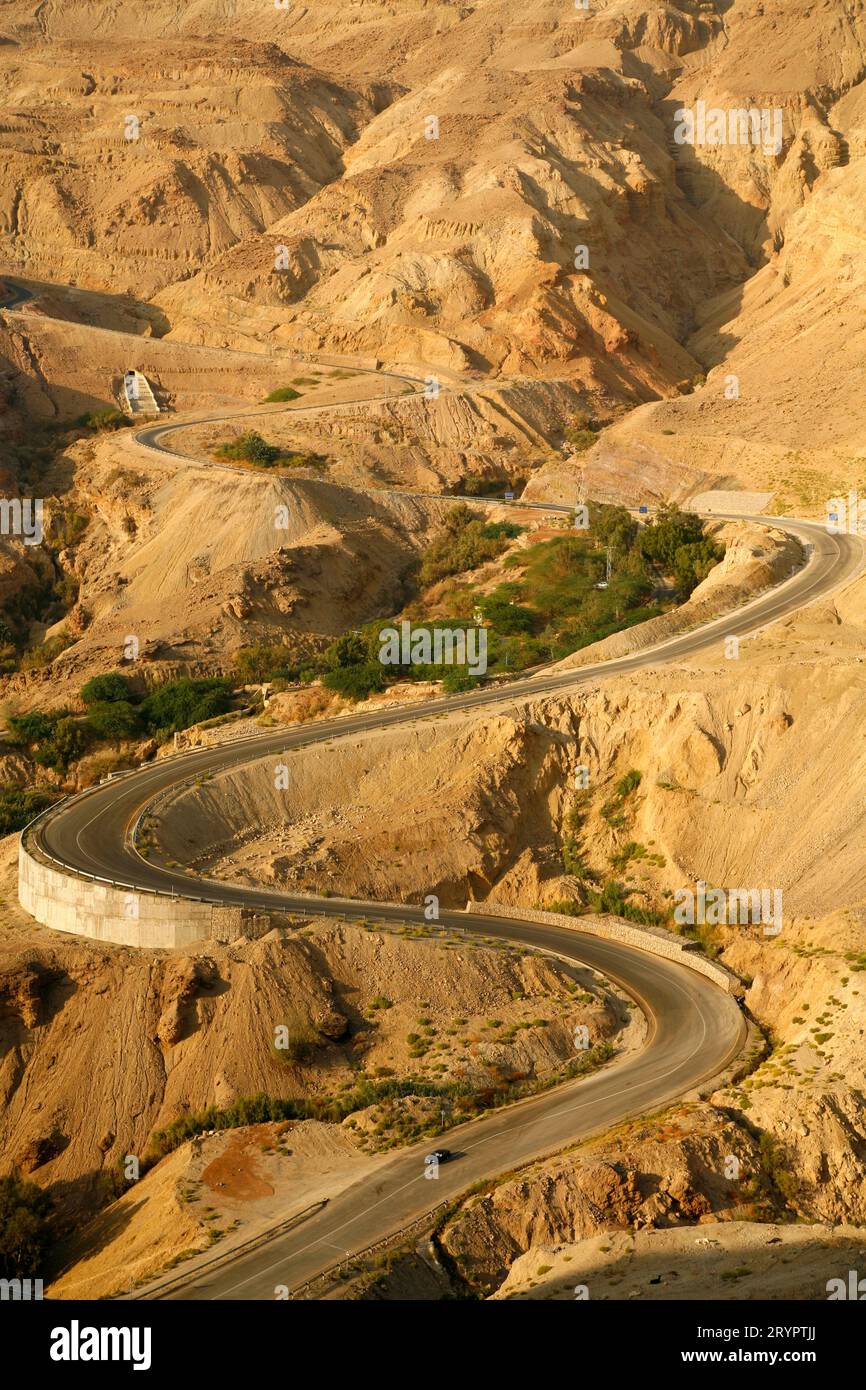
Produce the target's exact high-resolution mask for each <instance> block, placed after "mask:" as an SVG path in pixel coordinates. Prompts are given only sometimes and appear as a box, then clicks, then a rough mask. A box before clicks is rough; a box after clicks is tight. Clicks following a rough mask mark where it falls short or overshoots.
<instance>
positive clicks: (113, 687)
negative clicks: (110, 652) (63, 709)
mask: <svg viewBox="0 0 866 1390" xmlns="http://www.w3.org/2000/svg"><path fill="white" fill-rule="evenodd" d="M129 697H130V690H129V682H128V681H127V680H126V678H125V677H124V676H121V675H120V673H119V672H118V671H109V672H108V674H107V675H105V676H93V677H92V679H91V680H89V681H86V682H85V684H84V685H83V686H82V687H81V698H82V700H83V701H84V703H85V704H86V705H95V704H103V703H105V702H106V701H109V700H128V699H129Z"/></svg>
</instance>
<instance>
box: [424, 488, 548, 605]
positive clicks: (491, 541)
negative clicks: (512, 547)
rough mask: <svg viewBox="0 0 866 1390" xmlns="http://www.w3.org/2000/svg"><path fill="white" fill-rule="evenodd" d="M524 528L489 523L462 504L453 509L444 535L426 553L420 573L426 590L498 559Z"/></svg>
mask: <svg viewBox="0 0 866 1390" xmlns="http://www.w3.org/2000/svg"><path fill="white" fill-rule="evenodd" d="M521 529H522V528H521V527H520V526H515V525H514V524H513V523H511V522H492V523H491V522H485V521H484V520H483V519H482V518H481V517H479V516H478V515H477V513H475V512H473V511H472V509H471V507H467V506H466V504H465V502H461V503H460V504H459V505H458V506H456V507H452V509H451V511H450V512H449V513H448V515H447V516H446V518H445V525H444V528H443V530H442V533H441V535H439V536H438V537H437V538H436V540H435V541H433V543H432V545H430V546H429V547H428V548H427V550H426V551H425V553H424V558H423V559H422V561H421V567H420V569H419V572H418V578H419V581H420V583H421V584H422V585H423V586H424V587H425V588H426V587H427V586H428V585H430V584H436V583H438V581H439V580H440V579H447V578H448V577H449V576H450V575H453V574H464V573H465V572H466V570H471V569H476V568H477V567H478V566H479V565H483V564H484V562H485V561H486V560H495V559H496V557H497V555H501V554H502V552H503V550H505V549H506V548H507V546H508V542H509V540H513V539H514V537H515V536H517V535H519V534H520V531H521Z"/></svg>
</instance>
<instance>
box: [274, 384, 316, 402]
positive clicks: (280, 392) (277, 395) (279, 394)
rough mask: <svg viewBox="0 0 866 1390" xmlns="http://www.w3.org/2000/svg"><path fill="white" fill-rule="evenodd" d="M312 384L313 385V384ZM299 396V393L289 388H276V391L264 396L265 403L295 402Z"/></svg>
mask: <svg viewBox="0 0 866 1390" xmlns="http://www.w3.org/2000/svg"><path fill="white" fill-rule="evenodd" d="M313 384H314V385H315V383H313ZM301 394H302V393H301V392H300V391H294V390H293V389H292V387H291V386H278V387H277V389H276V391H272V392H271V394H270V395H269V396H265V401H266V402H270V401H296V400H297V399H298V397H299V396H300V395H301Z"/></svg>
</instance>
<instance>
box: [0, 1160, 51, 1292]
mask: <svg viewBox="0 0 866 1390" xmlns="http://www.w3.org/2000/svg"><path fill="white" fill-rule="evenodd" d="M51 1240H52V1206H51V1199H50V1197H48V1195H47V1194H46V1193H45V1192H43V1191H42V1188H41V1187H37V1185H36V1183H34V1182H25V1181H24V1180H23V1178H20V1177H18V1176H17V1174H12V1175H10V1176H9V1177H5V1178H0V1277H2V1278H3V1279H31V1278H39V1277H41V1276H42V1274H43V1273H44V1268H45V1265H44V1260H45V1256H46V1254H47V1251H48V1247H49V1245H50V1244H51Z"/></svg>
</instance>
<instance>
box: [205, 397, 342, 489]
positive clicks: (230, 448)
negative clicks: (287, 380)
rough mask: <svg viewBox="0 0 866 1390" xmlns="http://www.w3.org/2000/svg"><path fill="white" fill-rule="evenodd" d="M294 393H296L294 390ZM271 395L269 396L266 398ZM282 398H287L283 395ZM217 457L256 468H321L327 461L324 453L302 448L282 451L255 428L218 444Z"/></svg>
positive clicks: (269, 398)
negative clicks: (287, 451)
mask: <svg viewBox="0 0 866 1390" xmlns="http://www.w3.org/2000/svg"><path fill="white" fill-rule="evenodd" d="M283 390H285V391H289V390H291V387H288V386H286V387H284V388H283ZM294 394H295V395H297V394H298V393H297V392H295V393H294ZM271 399H272V397H271V396H269V397H268V400H271ZM282 399H286V400H287V399H289V398H288V397H283V398H282ZM215 454H216V457H217V458H220V459H228V460H230V461H231V462H233V463H251V464H253V465H255V467H257V468H275V467H280V468H317V469H320V468H323V467H324V466H325V464H326V463H327V461H328V460H327V458H326V457H325V455H324V454H315V453H312V452H305V451H303V450H295V451H292V452H291V453H288V454H286V453H283V451H282V449H279V448H278V447H277V445H276V444H269V443H268V442H267V440H266V439H263V438H262V436H261V435H260V434H258V433H257V432H256V431H255V430H247V431H246V433H244V434H240V435H238V437H237V439H231V440H229V441H228V443H226V444H220V445H219V447H218V448H217V449H216V450H215Z"/></svg>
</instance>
